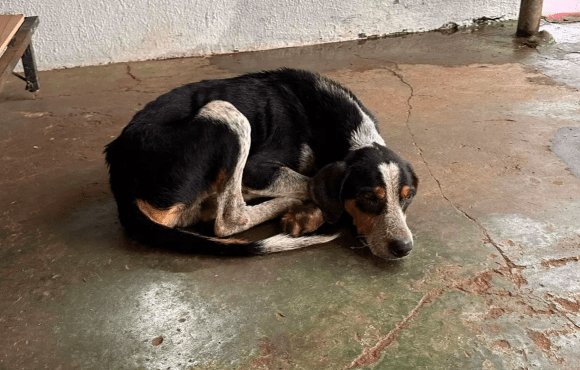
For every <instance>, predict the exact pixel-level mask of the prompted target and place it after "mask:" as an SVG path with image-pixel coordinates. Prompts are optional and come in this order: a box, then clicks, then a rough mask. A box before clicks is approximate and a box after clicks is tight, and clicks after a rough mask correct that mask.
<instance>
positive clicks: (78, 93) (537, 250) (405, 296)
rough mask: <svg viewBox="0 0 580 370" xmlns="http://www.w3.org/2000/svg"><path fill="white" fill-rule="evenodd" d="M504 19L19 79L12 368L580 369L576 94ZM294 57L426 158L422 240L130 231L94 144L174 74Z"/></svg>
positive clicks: (0, 263) (14, 111)
mask: <svg viewBox="0 0 580 370" xmlns="http://www.w3.org/2000/svg"><path fill="white" fill-rule="evenodd" d="M513 31H514V25H513V23H508V24H501V25H496V26H493V27H483V28H480V29H479V30H466V31H464V32H458V33H456V34H452V35H443V34H439V33H429V34H421V35H409V36H405V37H397V38H387V39H380V40H369V41H360V42H350V43H341V44H329V45H319V46H312V47H304V48H294V49H283V50H273V51H268V52H260V53H239V54H232V55H224V56H216V57H211V58H191V59H175V60H167V61H152V62H140V63H129V64H113V65H108V66H102V67H86V68H74V69H68V70H58V71H48V72H42V73H41V75H40V81H41V87H42V90H41V91H40V92H39V93H38V94H37V95H36V99H32V96H31V95H30V94H28V93H27V92H25V91H23V90H22V88H23V86H22V84H21V82H20V81H19V80H17V79H16V78H14V79H13V80H11V81H9V83H8V84H7V85H6V86H5V88H4V90H3V91H2V92H1V93H0V117H2V118H1V121H2V124H1V125H0V148H1V153H2V154H1V155H2V159H1V162H0V173H1V174H2V176H1V179H0V183H1V186H2V187H1V192H0V207H1V210H2V213H1V216H0V230H1V231H0V256H1V257H0V276H1V278H0V296H1V297H2V299H0V328H1V330H0V333H1V335H0V369H7V370H8V369H10V370H12V369H62V370H65V369H308V370H310V369H347V368H365V369H580V364H579V363H578V355H579V353H580V314H579V310H580V278H579V273H578V263H579V260H580V223H579V222H578V218H579V216H580V211H579V209H580V208H579V206H580V179H578V178H577V177H576V176H574V175H573V174H572V173H571V172H570V171H569V170H568V167H570V168H574V166H576V167H575V168H578V164H579V161H580V160H579V159H578V152H574V150H576V151H577V150H578V148H579V147H580V144H579V143H578V142H579V140H578V139H577V137H578V127H579V126H580V115H579V113H580V103H579V102H580V92H578V90H577V89H576V88H574V87H571V86H567V85H565V84H564V83H563V82H565V80H566V78H565V73H564V72H565V71H561V70H557V75H558V81H556V80H554V79H552V77H550V76H549V75H548V74H546V73H548V71H546V70H541V69H538V68H536V67H535V66H534V65H533V64H534V60H536V59H537V56H538V52H537V51H536V50H533V49H529V48H527V47H522V46H521V45H519V44H518V43H515V42H514V41H513V40H512V38H511V35H512V34H513ZM541 55H542V59H543V60H545V59H546V58H548V57H549V55H550V53H549V50H548V49H542V53H541ZM282 65H287V66H293V67H302V68H309V69H313V70H317V71H320V72H322V73H324V74H326V75H328V76H330V77H332V78H335V79H337V80H338V81H340V82H342V83H344V84H346V85H347V86H349V87H350V88H351V89H352V90H354V92H355V93H356V94H358V96H359V97H360V98H361V100H362V101H363V102H364V103H365V104H366V105H367V106H368V107H369V108H370V109H371V110H372V111H373V112H375V113H376V115H377V117H378V118H379V120H380V121H381V128H382V134H383V136H384V137H385V140H386V142H387V144H388V145H390V146H391V147H392V148H393V149H395V150H396V151H397V152H399V153H400V154H401V155H403V156H404V157H405V158H407V159H408V160H409V161H410V162H412V163H413V165H414V167H415V169H416V170H417V172H418V174H419V176H420V179H421V184H420V190H419V195H418V197H417V199H416V201H415V202H414V204H413V205H412V206H411V207H410V209H409V217H408V221H409V225H410V227H411V229H412V230H413V232H414V235H415V238H416V247H415V249H414V251H413V253H412V254H411V255H410V256H409V257H408V258H406V259H404V260H401V261H395V262H385V261H381V260H378V259H377V258H375V257H373V256H372V255H371V254H370V253H369V252H368V251H367V250H366V249H364V248H359V245H358V244H357V243H356V240H355V239H353V238H352V237H350V236H344V237H343V238H341V239H340V240H338V241H337V242H335V243H330V244H326V245H322V246H319V247H314V248H310V249H305V250H300V251H295V252H290V253H284V254H275V255H270V256H262V257H252V258H211V257H203V256H190V255H179V254H175V253H170V252H166V251H162V250H152V249H149V248H146V247H144V246H141V245H139V244H136V243H133V242H131V241H129V240H127V239H126V238H125V236H124V235H123V232H122V230H121V228H120V227H119V224H118V222H117V219H116V209H115V205H114V202H113V200H112V197H111V195H110V193H109V189H108V185H107V170H106V167H105V165H104V162H103V155H102V149H103V146H104V145H105V144H106V143H108V142H109V141H110V140H111V139H112V138H113V137H115V136H116V135H118V133H119V132H120V130H121V128H122V127H123V126H124V125H125V124H126V123H127V122H128V121H129V119H130V117H131V116H132V115H133V114H134V113H135V112H136V111H137V110H138V109H140V108H141V107H142V106H143V104H145V103H146V102H148V101H150V100H152V99H153V98H155V97H156V96H158V95H159V94H161V93H163V92H166V91H168V90H169V89H171V88H172V87H175V86H178V85H180V84H183V83H185V82H191V81H197V80H200V79H205V78H216V77H227V76H233V75H236V74H238V73H242V72H246V71H250V70H256V69H262V68H274V67H279V66H282ZM570 73H571V74H574V73H576V71H570ZM555 137H557V138H558V139H557V140H555V141H554V145H555V146H556V145H558V150H554V152H557V153H559V154H558V155H560V156H561V157H559V156H558V155H556V154H555V153H554V152H553V151H552V145H553V140H554V138H555ZM562 142H563V143H564V146H563V147H562V146H561V143H562ZM562 148H563V149H562ZM562 153H563V154H562ZM276 230H277V226H276V224H275V223H273V224H270V225H266V226H265V227H262V228H260V229H259V230H257V231H255V232H254V234H259V233H262V234H264V233H273V232H276ZM160 338H162V339H160ZM160 342H161V343H160Z"/></svg>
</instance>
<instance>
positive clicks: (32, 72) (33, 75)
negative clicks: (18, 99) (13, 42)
mask: <svg viewBox="0 0 580 370" xmlns="http://www.w3.org/2000/svg"><path fill="white" fill-rule="evenodd" d="M22 66H23V67H24V76H26V90H28V91H30V92H35V91H37V90H38V89H39V87H38V77H37V73H38V71H37V70H36V61H35V60H34V49H33V48H32V42H31V43H30V44H29V45H28V47H27V48H26V50H25V51H24V54H22Z"/></svg>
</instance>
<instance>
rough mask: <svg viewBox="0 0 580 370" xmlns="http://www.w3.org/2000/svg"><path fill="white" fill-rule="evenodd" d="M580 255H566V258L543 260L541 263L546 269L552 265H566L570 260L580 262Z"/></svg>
mask: <svg viewBox="0 0 580 370" xmlns="http://www.w3.org/2000/svg"><path fill="white" fill-rule="evenodd" d="M579 261H580V256H572V257H564V258H555V259H550V260H544V261H542V263H541V265H542V267H544V268H545V269H550V268H552V267H559V266H564V265H566V264H568V263H570V262H579Z"/></svg>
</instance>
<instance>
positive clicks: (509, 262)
mask: <svg viewBox="0 0 580 370" xmlns="http://www.w3.org/2000/svg"><path fill="white" fill-rule="evenodd" d="M395 68H396V69H399V66H398V64H396V63H395ZM387 69H388V68H387ZM388 70H389V71H390V72H391V73H392V74H393V75H395V76H396V77H397V78H398V79H399V80H400V81H401V83H403V84H404V85H406V86H407V87H408V88H409V90H410V91H411V93H410V94H409V97H408V98H407V106H408V109H407V119H406V122H405V126H406V127H407V131H409V134H410V135H411V139H412V140H413V145H414V146H415V148H417V151H418V152H419V156H420V157H421V160H422V161H423V164H424V165H425V167H426V168H427V171H429V175H430V176H431V177H432V178H433V180H435V182H436V183H437V187H438V188H439V193H440V194H441V196H442V197H443V199H445V200H446V201H447V202H448V203H449V204H450V205H451V206H452V207H453V208H455V210H456V211H457V212H459V213H461V214H462V215H463V216H465V217H466V218H467V219H468V220H470V221H471V222H473V223H474V224H475V225H477V227H478V228H479V230H480V231H481V232H482V234H483V235H484V236H485V238H486V239H485V241H486V242H488V243H490V244H491V245H493V246H494V247H495V249H496V250H497V251H498V253H499V254H500V255H501V256H502V258H503V259H504V261H505V263H506V265H507V266H508V267H509V268H510V273H511V270H512V269H524V268H525V266H519V265H516V264H515V263H514V262H513V261H512V260H510V258H509V257H508V256H507V255H506V254H505V253H504V251H503V250H502V249H501V248H500V246H499V245H498V243H496V242H495V241H494V240H493V239H492V238H491V236H490V235H489V232H488V231H487V229H486V228H485V227H483V225H481V223H480V222H479V220H478V219H477V218H475V217H474V216H471V215H470V214H469V213H467V212H466V211H465V210H464V209H462V208H461V207H460V206H458V205H456V204H455V203H453V202H452V201H451V200H450V199H449V198H448V197H447V196H446V195H445V192H444V191H443V187H442V185H441V182H440V181H439V179H438V178H437V177H435V174H433V171H432V170H431V167H430V166H429V163H428V162H427V159H426V158H425V155H424V154H423V152H424V151H423V149H422V148H421V147H420V146H419V145H418V144H417V139H416V137H415V134H414V133H413V130H411V126H410V124H409V122H410V120H411V114H412V111H413V105H412V104H411V100H412V99H413V97H414V96H415V90H414V89H413V86H411V84H410V83H408V82H407V81H405V78H404V77H403V75H401V74H400V73H398V72H397V71H395V70H392V69H388ZM520 283H521V281H520ZM516 284H517V282H516ZM518 286H520V285H518Z"/></svg>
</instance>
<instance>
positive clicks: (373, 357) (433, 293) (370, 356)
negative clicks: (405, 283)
mask: <svg viewBox="0 0 580 370" xmlns="http://www.w3.org/2000/svg"><path fill="white" fill-rule="evenodd" d="M394 64H395V69H396V70H398V69H399V67H398V65H397V64H396V63H394ZM385 68H386V67H385ZM386 69H387V70H389V71H390V72H391V73H392V74H393V75H394V76H396V77H397V78H398V79H399V80H400V81H401V83H403V84H404V85H406V86H407V87H408V88H409V90H410V92H411V93H410V94H409V97H408V99H407V106H408V109H407V118H406V122H405V125H406V127H407V130H408V132H409V134H410V135H411V138H412V141H413V145H414V146H415V148H416V149H417V151H418V154H419V156H420V157H421V160H422V161H423V164H424V165H425V167H426V168H427V171H428V172H429V175H430V176H431V178H433V180H435V182H436V183H437V187H438V188H439V193H440V194H441V197H442V198H443V199H445V201H446V202H448V203H449V204H450V205H451V206H452V207H453V208H454V209H455V210H456V211H457V212H459V213H460V214H462V215H463V216H464V217H465V218H467V219H468V220H470V221H471V222H472V223H474V224H475V225H476V226H477V227H478V229H479V230H480V232H481V233H482V234H483V235H484V237H485V239H484V242H485V243H489V244H491V245H492V246H493V247H494V248H495V249H496V250H497V251H498V253H499V254H500V255H501V256H502V258H503V260H504V262H505V264H506V266H507V272H508V274H509V276H510V277H511V280H512V281H513V282H514V284H516V286H517V288H518V289H519V290H520V293H521V295H522V299H524V300H525V299H526V298H528V299H532V300H534V298H535V299H537V300H538V301H540V302H543V303H545V304H547V305H548V306H549V307H550V306H552V307H553V304H552V305H550V303H548V302H546V301H544V300H541V299H539V298H536V297H530V296H529V295H527V294H524V292H523V291H521V286H522V285H524V284H526V283H527V282H526V280H525V278H524V277H523V276H522V274H521V271H522V270H524V269H525V268H526V266H521V265H517V264H516V263H514V262H513V261H512V260H511V259H510V258H509V257H508V256H507V255H506V254H505V253H504V251H503V249H502V248H501V247H500V245H499V244H498V243H497V242H496V241H494V240H493V239H492V238H491V235H490V234H489V232H488V230H487V229H486V228H485V227H484V226H483V225H482V224H481V223H480V222H479V220H478V219H477V218H476V217H474V216H472V215H470V214H469V213H468V212H466V211H465V210H464V209H462V208H461V207H460V206H458V205H456V204H455V203H453V202H452V201H451V200H450V199H449V198H448V197H447V196H446V195H445V192H444V191H443V187H442V185H441V182H440V181H439V179H438V178H437V177H436V176H435V174H434V173H433V171H432V170H431V167H430V166H429V163H428V162H427V159H426V158H425V155H424V151H423V149H422V148H421V147H420V146H419V145H418V143H417V139H416V137H415V134H414V133H413V130H412V129H411V127H410V124H409V123H410V119H411V114H412V110H413V105H412V104H411V100H412V99H413V97H414V96H415V92H414V89H413V86H412V85H411V84H410V83H408V82H407V81H405V79H404V77H403V75H402V74H401V73H399V72H397V71H396V70H392V69H390V68H386ZM572 259H574V258H572ZM574 260H578V258H576V259H574ZM548 263H549V262H548ZM514 270H515V271H514ZM492 272H495V273H499V272H498V271H495V270H492V271H484V272H482V273H480V274H479V275H478V276H476V277H475V278H473V279H468V280H466V281H464V282H456V283H454V284H451V285H447V286H445V287H442V288H435V289H432V290H430V291H429V292H427V293H426V294H425V295H423V297H422V298H421V300H419V302H418V303H417V305H416V306H415V307H414V308H413V309H412V310H411V311H410V312H409V314H408V315H407V316H406V317H405V318H404V319H403V320H402V321H401V322H399V323H398V324H396V325H395V327H394V328H393V329H392V330H391V331H389V333H387V334H386V335H385V336H384V337H382V338H381V339H380V340H379V341H378V342H377V343H376V344H375V346H373V347H371V348H366V349H364V350H363V353H362V354H361V355H359V356H358V357H357V358H355V359H354V360H353V361H352V362H351V364H350V365H349V366H348V367H347V369H352V368H355V367H362V366H366V365H370V364H373V363H375V362H377V361H378V360H379V359H380V356H381V354H382V352H383V350H384V349H385V348H387V347H388V346H389V345H391V344H392V343H393V342H394V341H395V340H396V338H397V337H398V336H399V334H400V333H401V332H402V330H403V329H404V328H405V327H407V326H408V324H409V322H410V321H411V320H413V319H414V318H415V317H416V316H417V315H418V314H419V310H420V309H421V308H422V307H424V306H426V305H428V304H429V303H431V301H432V300H433V299H434V298H437V297H439V296H441V295H442V294H443V293H444V292H446V291H449V290H459V291H463V292H465V293H467V294H478V293H480V294H483V293H486V292H487V289H488V287H487V286H491V283H490V282H491V275H490V274H491V273H492ZM488 275H489V276H488ZM500 275H502V276H503V274H501V273H500ZM486 278H488V279H486ZM481 284H483V285H486V284H487V285H486V286H485V287H480V286H479V285H481ZM470 285H476V286H477V287H475V288H473V287H470ZM474 289H475V290H474ZM486 294H488V293H486ZM489 294H493V293H489ZM530 307H531V308H530V309H531V310H532V311H534V312H535V309H534V308H533V306H530ZM548 311H549V312H550V313H556V314H557V315H559V316H561V317H563V318H565V319H566V320H567V321H568V322H570V323H571V324H572V325H573V326H574V327H576V328H577V329H580V327H579V326H578V325H577V324H576V323H575V322H574V321H573V320H572V319H570V318H569V317H568V316H567V315H566V313H564V312H561V311H560V310H557V309H553V311H552V310H548ZM523 351H524V357H526V356H525V349H524V350H523ZM526 360H527V358H526Z"/></svg>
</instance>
